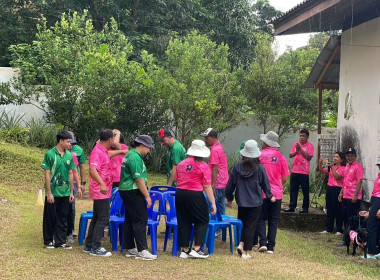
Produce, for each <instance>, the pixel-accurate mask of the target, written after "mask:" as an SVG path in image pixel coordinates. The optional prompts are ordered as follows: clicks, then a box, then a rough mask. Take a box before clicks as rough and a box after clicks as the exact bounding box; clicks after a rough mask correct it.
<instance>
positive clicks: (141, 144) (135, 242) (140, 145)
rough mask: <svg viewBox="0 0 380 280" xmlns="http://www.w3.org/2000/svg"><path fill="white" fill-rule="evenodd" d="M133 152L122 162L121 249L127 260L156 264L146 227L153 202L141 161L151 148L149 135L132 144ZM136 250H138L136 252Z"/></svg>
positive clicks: (120, 186)
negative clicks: (123, 206) (147, 238)
mask: <svg viewBox="0 0 380 280" xmlns="http://www.w3.org/2000/svg"><path fill="white" fill-rule="evenodd" d="M131 147H132V148H133V149H132V150H130V151H129V152H128V154H127V155H126V156H125V158H124V159H123V162H122V164H121V175H120V184H119V193H120V196H121V198H122V200H123V202H124V205H125V221H124V227H123V237H124V240H123V244H124V245H123V246H124V249H125V250H126V254H125V256H126V257H134V258H136V259H144V260H155V259H157V255H152V254H151V253H150V252H149V251H148V244H147V241H146V226H147V223H148V210H147V208H149V207H150V206H151V205H152V200H151V198H150V196H149V193H148V187H147V174H146V167H145V164H144V161H143V157H144V156H145V155H146V154H148V153H149V152H150V149H152V148H153V140H152V138H151V137H150V136H149V135H140V136H139V137H137V138H136V139H135V140H134V141H133V142H132V143H131ZM136 247H137V248H136Z"/></svg>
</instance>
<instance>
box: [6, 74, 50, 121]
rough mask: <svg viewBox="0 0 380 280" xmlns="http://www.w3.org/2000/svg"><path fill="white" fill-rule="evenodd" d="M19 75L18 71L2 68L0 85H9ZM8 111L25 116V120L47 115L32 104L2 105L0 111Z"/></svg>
mask: <svg viewBox="0 0 380 280" xmlns="http://www.w3.org/2000/svg"><path fill="white" fill-rule="evenodd" d="M18 74H19V70H18V69H13V68H11V67H0V83H7V82H10V81H11V80H12V78H13V77H17V76H18ZM2 110H6V111H7V112H8V113H9V114H16V115H24V118H23V119H24V120H25V121H26V120H29V119H30V118H32V117H34V118H42V117H43V116H44V115H45V113H44V112H43V111H42V110H40V109H38V108H37V107H36V106H33V105H30V104H23V105H2V106H0V111H2Z"/></svg>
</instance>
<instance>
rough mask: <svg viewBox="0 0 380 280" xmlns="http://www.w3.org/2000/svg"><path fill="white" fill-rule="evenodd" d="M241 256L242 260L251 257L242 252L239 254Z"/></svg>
mask: <svg viewBox="0 0 380 280" xmlns="http://www.w3.org/2000/svg"><path fill="white" fill-rule="evenodd" d="M241 258H242V259H244V260H247V259H250V258H252V257H251V255H250V254H242V255H241Z"/></svg>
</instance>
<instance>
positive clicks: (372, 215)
mask: <svg viewBox="0 0 380 280" xmlns="http://www.w3.org/2000/svg"><path fill="white" fill-rule="evenodd" d="M376 165H377V167H378V168H379V169H380V157H379V158H378V160H377V163H376ZM359 214H360V215H361V216H363V213H362V212H360V213H359ZM379 219H380V173H379V174H378V175H377V178H376V179H375V182H374V185H373V191H372V195H371V208H370V209H369V213H368V220H367V232H368V237H367V238H368V239H367V240H368V254H367V259H376V258H378V259H380V220H379ZM362 258H364V256H362Z"/></svg>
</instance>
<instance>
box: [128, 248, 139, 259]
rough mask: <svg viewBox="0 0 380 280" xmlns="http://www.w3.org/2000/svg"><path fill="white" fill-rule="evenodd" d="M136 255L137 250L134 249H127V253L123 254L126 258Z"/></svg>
mask: <svg viewBox="0 0 380 280" xmlns="http://www.w3.org/2000/svg"><path fill="white" fill-rule="evenodd" d="M137 253H138V251H137V249H136V248H133V249H129V250H127V252H126V253H125V256H126V257H127V258H131V257H136V256H137Z"/></svg>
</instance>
